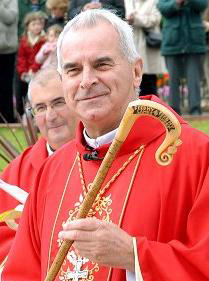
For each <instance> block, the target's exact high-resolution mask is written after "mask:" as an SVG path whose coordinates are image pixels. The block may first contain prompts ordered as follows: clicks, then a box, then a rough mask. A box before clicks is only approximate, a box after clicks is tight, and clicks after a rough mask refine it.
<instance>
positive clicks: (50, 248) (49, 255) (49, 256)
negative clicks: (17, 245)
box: [47, 156, 77, 272]
mask: <svg viewBox="0 0 209 281" xmlns="http://www.w3.org/2000/svg"><path fill="white" fill-rule="evenodd" d="M76 160H77V156H76V157H75V160H74V162H73V166H72V168H71V170H70V172H69V174H68V177H67V181H66V183H65V187H64V190H63V194H62V198H61V200H60V204H59V207H58V210H57V214H56V218H55V220H54V225H53V228H52V234H51V238H50V246H49V252H48V264H47V272H48V271H49V263H50V259H51V250H52V242H53V237H54V231H55V226H56V223H57V219H58V216H59V212H60V209H61V206H62V203H63V199H64V196H65V192H66V190H67V186H68V182H69V180H70V177H71V174H72V171H73V169H74V166H75V163H76Z"/></svg>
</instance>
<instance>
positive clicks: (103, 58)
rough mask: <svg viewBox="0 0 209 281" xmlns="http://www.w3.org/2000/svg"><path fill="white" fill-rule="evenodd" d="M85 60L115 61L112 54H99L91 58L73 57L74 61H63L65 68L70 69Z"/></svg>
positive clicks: (93, 61) (92, 61)
mask: <svg viewBox="0 0 209 281" xmlns="http://www.w3.org/2000/svg"><path fill="white" fill-rule="evenodd" d="M85 61H90V62H91V63H95V62H103V61H109V62H112V61H114V58H113V57H112V56H109V55H105V56H97V57H93V58H91V57H89V58H84V59H80V58H77V59H73V60H72V61H68V62H65V63H63V69H68V68H71V67H75V66H78V65H81V64H83V63H84V62H85Z"/></svg>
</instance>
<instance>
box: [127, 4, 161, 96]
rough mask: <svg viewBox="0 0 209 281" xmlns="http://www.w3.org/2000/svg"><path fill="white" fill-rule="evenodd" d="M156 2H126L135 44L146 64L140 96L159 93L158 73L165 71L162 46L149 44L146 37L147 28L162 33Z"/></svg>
mask: <svg viewBox="0 0 209 281" xmlns="http://www.w3.org/2000/svg"><path fill="white" fill-rule="evenodd" d="M156 2H157V0H146V1H144V0H126V2H125V3H126V18H127V20H128V21H129V23H130V24H131V25H132V26H133V29H134V39H135V45H136V48H137V51H138V52H139V54H140V56H141V58H142V60H143V64H144V74H143V76H142V82H141V85H140V93H139V95H140V96H144V95H150V94H152V95H157V74H161V73H163V72H165V64H164V59H163V57H162V56H161V55H160V46H158V47H150V46H148V45H147V43H146V38H145V32H146V31H145V30H152V31H154V32H158V33H160V22H161V14H160V12H159V11H158V9H157V7H156Z"/></svg>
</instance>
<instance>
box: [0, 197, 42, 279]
mask: <svg viewBox="0 0 209 281" xmlns="http://www.w3.org/2000/svg"><path fill="white" fill-rule="evenodd" d="M29 197H30V196H29ZM29 206H30V198H29V200H27V202H26V205H25V212H24V215H23V216H22V218H21V222H20V227H19V228H18V231H17V234H16V236H15V239H14V243H13V245H14V244H15V247H12V248H11V250H10V254H9V259H8V260H7V262H6V266H5V268H4V270H3V273H2V277H1V278H2V281H5V280H8V281H11V280H15V281H26V280H30V281H38V280H41V272H40V257H39V250H40V240H39V237H38V231H37V229H36V226H37V223H36V216H34V213H33V212H32V210H31V209H30V207H29ZM26 229H27V231H26ZM23 245H24V249H23V247H22V246H23ZM23 271H24V272H23Z"/></svg>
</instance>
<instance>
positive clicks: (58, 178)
mask: <svg viewBox="0 0 209 281" xmlns="http://www.w3.org/2000/svg"><path fill="white" fill-rule="evenodd" d="M150 99H152V100H155V101H156V100H157V101H159V99H157V98H156V97H150ZM178 119H179V121H180V123H181V126H182V134H181V140H182V141H183V144H182V145H181V146H180V147H179V148H178V151H177V153H176V154H175V156H174V159H173V162H172V163H171V165H169V166H166V167H164V166H160V165H159V164H157V163H156V160H155V152H156V149H157V148H158V147H159V145H160V144H161V143H162V141H163V139H164V137H165V129H164V128H163V126H162V125H161V124H160V123H159V122H158V121H156V120H155V119H152V118H150V117H141V118H139V119H138V120H137V121H136V123H135V124H134V126H133V128H132V130H131V132H130V134H129V136H128V138H127V139H126V141H125V142H124V144H123V146H122V149H121V150H120V152H119V154H118V156H117V158H116V159H115V161H114V162H113V164H112V166H111V168H110V170H109V172H108V175H107V178H106V180H105V183H104V184H103V186H102V192H101V194H100V195H101V196H100V198H99V199H98V200H97V202H96V204H95V205H94V207H93V208H92V210H91V212H90V216H96V217H98V218H100V219H103V220H105V221H112V222H114V223H115V224H119V225H120V226H121V228H122V229H124V230H125V231H126V232H128V233H129V234H130V235H132V236H134V237H136V239H137V246H138V248H137V249H138V256H139V264H140V267H141V271H142V276H143V279H144V281H177V280H180V281H197V280H198V281H206V280H209V266H208V262H209V183H208V182H209V181H208V180H209V172H208V165H209V138H208V137H207V136H206V135H204V134H203V133H201V132H199V131H197V130H195V129H192V128H191V127H190V126H189V125H188V124H187V123H186V122H185V121H183V119H182V118H181V117H178ZM82 130H83V127H82V125H80V128H79V131H78V135H77V138H76V140H75V141H72V142H71V143H68V144H67V145H65V146H64V147H63V148H62V149H60V150H59V151H58V152H56V153H55V154H54V155H53V156H52V157H51V159H49V160H47V162H46V163H45V165H44V166H43V167H42V168H41V170H40V172H39V174H38V177H37V179H36V184H35V187H34V190H33V192H32V193H31V194H30V196H29V200H28V202H27V204H26V209H25V211H24V215H23V219H22V221H21V227H20V228H19V230H18V233H17V235H16V240H15V245H14V246H13V247H12V250H11V251H10V256H9V259H8V262H7V264H6V267H5V269H4V271H3V274H2V281H28V280H30V281H42V280H44V278H45V277H46V274H47V270H48V269H49V266H50V265H51V263H52V261H53V259H54V257H55V255H56V253H57V251H58V249H59V246H60V243H61V241H60V240H59V239H58V232H59V231H60V230H61V229H62V227H61V226H62V224H63V223H64V222H66V220H67V219H68V218H70V219H74V217H75V215H76V213H77V211H78V208H79V206H80V204H81V202H82V201H83V198H84V196H85V192H86V188H88V185H89V184H90V183H91V182H92V181H93V179H94V177H95V175H96V172H97V170H98V168H99V166H100V164H101V161H85V160H83V155H84V154H85V153H89V150H88V147H87V146H86V145H85V142H84V139H83V135H82ZM142 147H144V150H141V149H142ZM107 149H108V145H104V146H101V147H100V148H99V149H97V150H98V157H103V156H104V155H105V153H106V151H107ZM137 149H140V151H138V153H137ZM134 152H136V155H135V157H134V158H133V159H132V160H131V161H130V159H131V158H130V156H131V155H133V153H134ZM79 156H80V157H81V166H79V161H78V157H79ZM124 163H128V164H127V166H126V167H125V168H124ZM79 167H80V169H79ZM120 168H122V171H121V170H119V169H120ZM123 168H124V169H123ZM82 171H83V181H81V178H82V177H81V174H82ZM118 171H119V173H117V172H118ZM118 174H119V175H118ZM134 174H135V176H134ZM116 175H117V176H116ZM126 201H127V202H126ZM23 249H24V254H23ZM108 274H109V268H106V267H102V266H100V265H99V264H95V263H92V262H91V261H89V260H88V259H86V258H84V257H80V256H77V254H76V252H75V251H74V248H73V247H72V248H71V249H70V251H69V253H68V255H67V257H66V259H65V262H64V264H63V266H62V268H61V270H60V272H59V274H58V276H57V278H56V281H58V280H59V281H60V280H79V281H80V280H81V281H83V280H94V281H105V280H107V277H108ZM109 277H110V278H109V279H108V280H111V281H124V280H126V276H125V270H123V269H113V270H112V271H111V272H110V275H109Z"/></svg>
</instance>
